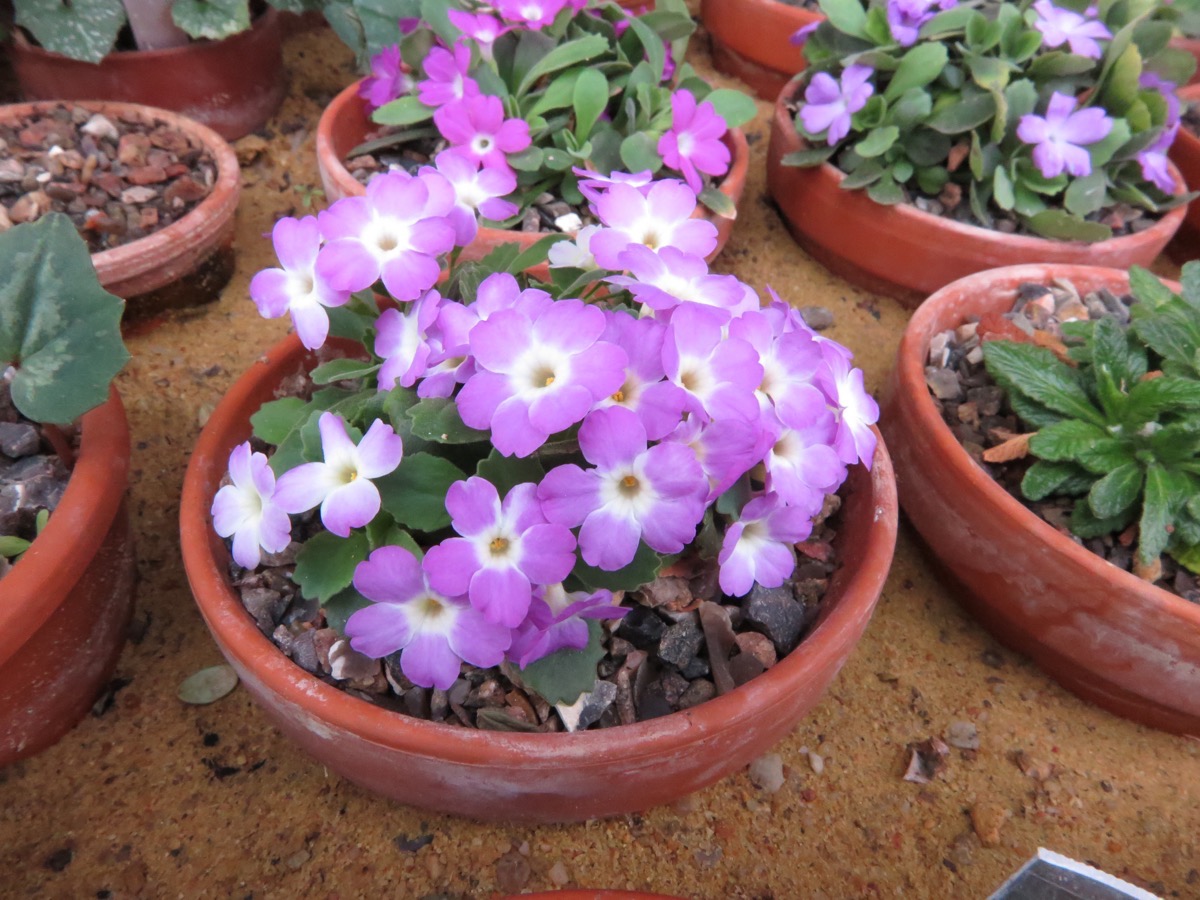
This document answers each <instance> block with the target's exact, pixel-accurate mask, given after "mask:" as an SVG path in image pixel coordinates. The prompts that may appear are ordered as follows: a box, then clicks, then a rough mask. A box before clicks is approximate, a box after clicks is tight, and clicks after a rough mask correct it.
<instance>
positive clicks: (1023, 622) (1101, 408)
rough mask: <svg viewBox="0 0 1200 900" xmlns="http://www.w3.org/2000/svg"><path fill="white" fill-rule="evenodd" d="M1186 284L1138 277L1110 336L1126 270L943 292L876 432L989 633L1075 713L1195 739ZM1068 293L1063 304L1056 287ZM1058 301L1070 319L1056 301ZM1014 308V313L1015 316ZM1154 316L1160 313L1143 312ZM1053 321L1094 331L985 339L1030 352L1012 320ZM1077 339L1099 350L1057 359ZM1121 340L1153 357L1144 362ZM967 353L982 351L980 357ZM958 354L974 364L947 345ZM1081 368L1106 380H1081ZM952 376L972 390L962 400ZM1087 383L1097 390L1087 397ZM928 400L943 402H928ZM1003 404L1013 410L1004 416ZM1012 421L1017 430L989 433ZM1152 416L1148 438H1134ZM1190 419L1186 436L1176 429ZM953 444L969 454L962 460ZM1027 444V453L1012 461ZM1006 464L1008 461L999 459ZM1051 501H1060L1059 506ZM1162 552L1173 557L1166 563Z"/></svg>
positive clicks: (1192, 389)
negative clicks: (1088, 707) (1046, 680)
mask: <svg viewBox="0 0 1200 900" xmlns="http://www.w3.org/2000/svg"><path fill="white" fill-rule="evenodd" d="M1195 274H1196V273H1195V272H1194V271H1192V272H1191V273H1188V272H1186V271H1185V293H1184V298H1185V299H1184V300H1179V299H1174V298H1172V297H1171V290H1169V289H1165V288H1162V287H1161V286H1159V285H1158V283H1157V282H1156V281H1155V280H1154V279H1153V278H1152V277H1151V276H1148V275H1147V274H1146V273H1145V272H1144V271H1140V270H1135V271H1134V274H1133V278H1132V280H1133V282H1134V293H1135V295H1136V296H1137V298H1138V301H1139V302H1138V303H1136V304H1134V315H1133V322H1134V324H1133V326H1131V327H1129V329H1128V330H1123V329H1121V328H1120V327H1119V326H1117V325H1116V324H1115V323H1117V322H1120V321H1122V320H1124V321H1128V320H1129V313H1130V309H1129V306H1128V305H1127V304H1126V303H1123V302H1119V301H1120V299H1121V298H1123V297H1124V295H1126V294H1128V293H1129V284H1130V280H1131V279H1130V277H1128V276H1126V274H1125V273H1123V272H1120V271H1116V270H1111V269H1102V268H1092V267H1084V266H1042V265H1037V266H1032V265H1031V266H1017V267H1010V268H1004V269H997V270H995V271H992V272H986V273H979V274H976V275H973V276H970V277H968V278H964V279H961V280H960V281H957V282H955V283H954V284H952V285H948V286H947V287H946V288H944V289H942V290H941V291H938V292H937V293H936V294H934V295H933V296H932V297H930V298H929V299H928V300H927V301H926V302H925V303H924V304H922V306H921V308H920V309H918V310H917V312H916V313H915V314H914V315H913V318H912V321H911V322H910V323H909V326H908V329H907V330H906V332H905V335H904V338H903V340H902V342H901V345H900V350H899V352H898V354H897V361H896V368H895V370H894V371H893V373H892V376H891V378H890V380H889V382H888V385H887V388H886V390H885V400H884V414H883V426H882V427H883V431H884V434H885V435H886V436H887V439H888V443H889V446H890V447H891V449H892V452H893V453H894V454H895V459H896V471H897V479H898V481H899V484H900V485H901V502H902V505H903V507H904V510H905V513H906V515H907V516H908V518H909V520H910V521H911V522H912V523H913V525H914V527H915V528H916V529H917V531H918V532H920V534H921V536H922V538H923V540H924V541H925V543H926V544H927V545H928V546H929V547H930V549H931V551H932V552H933V554H934V556H935V557H936V558H937V560H938V562H939V563H940V565H941V566H942V567H943V568H944V570H945V571H946V572H947V573H949V575H951V576H952V577H953V579H954V581H955V582H956V583H957V584H959V585H961V587H962V591H961V592H960V593H959V594H958V596H959V597H960V599H961V601H962V602H963V604H964V605H965V606H967V608H968V609H970V611H971V612H972V613H973V614H974V615H976V616H977V617H978V618H979V619H980V621H981V622H982V623H983V624H984V625H985V627H987V628H988V630H989V631H991V632H992V633H993V634H994V635H995V636H996V637H997V638H999V639H1000V640H1001V641H1002V642H1004V643H1005V644H1007V645H1009V646H1011V647H1013V648H1014V649H1017V650H1019V651H1021V652H1023V653H1026V654H1028V655H1029V656H1031V657H1032V658H1033V659H1034V661H1035V662H1037V663H1038V665H1039V666H1041V667H1042V668H1043V669H1045V670H1046V671H1047V672H1048V673H1049V674H1050V675H1052V676H1053V677H1054V678H1055V679H1056V680H1057V681H1058V682H1059V683H1061V684H1062V685H1063V686H1065V687H1067V688H1069V689H1070V690H1071V691H1073V692H1074V693H1076V694H1078V695H1080V696H1081V697H1084V698H1085V699H1088V700H1090V701H1092V702H1094V703H1096V704H1098V705H1100V706H1103V707H1104V708H1106V709H1108V710H1110V711H1112V712H1115V713H1117V714H1118V715H1122V716H1126V717H1128V718H1132V719H1135V720H1137V721H1140V722H1144V723H1146V724H1149V725H1153V726H1155V727H1158V728H1164V729H1167V730H1170V731H1175V732H1180V733H1186V734H1197V733H1200V703H1198V702H1197V697H1200V692H1197V690H1196V687H1197V680H1198V679H1200V675H1198V673H1200V606H1198V605H1197V604H1196V602H1195V601H1196V600H1197V599H1200V592H1197V591H1196V589H1195V586H1196V582H1195V576H1194V574H1192V573H1194V572H1195V570H1196V568H1197V562H1200V561H1198V560H1197V559H1196V552H1195V548H1194V543H1195V542H1196V541H1197V540H1198V539H1200V535H1198V534H1197V527H1196V513H1197V512H1198V511H1200V510H1197V509H1196V508H1195V501H1194V498H1195V496H1196V495H1197V490H1196V485H1195V481H1196V472H1195V469H1196V467H1195V462H1194V454H1195V430H1194V419H1195V415H1196V412H1195V410H1196V408H1197V407H1196V405H1197V403H1198V402H1200V397H1197V389H1196V383H1197V382H1196V379H1195V375H1194V365H1195V361H1194V358H1192V357H1190V356H1189V357H1187V359H1189V360H1191V362H1190V363H1188V362H1186V361H1185V359H1184V355H1183V351H1184V350H1185V349H1186V347H1187V342H1188V341H1191V342H1192V346H1193V350H1194V344H1195V340H1196V335H1197V334H1200V328H1198V327H1197V324H1196V309H1197V308H1200V307H1197V303H1198V298H1197V297H1196V292H1195V288H1194V287H1193V286H1188V285H1192V284H1194V279H1195ZM1067 282H1069V284H1070V285H1071V286H1073V291H1070V292H1069V291H1062V290H1060V286H1065V285H1066V283H1067ZM1050 288H1053V291H1052V290H1050ZM1056 295H1058V296H1057V297H1056ZM1064 298H1065V308H1064V304H1063V303H1061V302H1051V301H1052V300H1056V299H1057V300H1063V299H1064ZM1020 302H1024V303H1026V306H1027V308H1026V309H1024V310H1023V311H1022V312H1020V313H1019V314H1017V315H1015V316H1012V315H1011V314H1010V311H1012V310H1013V309H1014V306H1016V305H1019V303H1020ZM1149 306H1153V307H1155V308H1156V312H1155V314H1154V315H1150V314H1149V313H1145V314H1144V313H1139V312H1138V311H1137V308H1138V307H1147V308H1148V307H1149ZM1160 306H1161V308H1162V309H1164V310H1166V312H1162V313H1159V312H1158V311H1157V308H1158V307H1160ZM1047 310H1051V311H1056V312H1055V313H1054V314H1055V315H1059V316H1062V317H1063V318H1065V319H1069V318H1074V317H1080V318H1081V319H1082V318H1084V317H1087V316H1089V315H1090V316H1098V317H1106V318H1107V321H1104V320H1103V319H1102V320H1101V322H1100V323H1099V324H1085V323H1084V322H1082V321H1080V322H1075V323H1074V324H1067V325H1063V326H1062V332H1063V334H1064V335H1065V337H1064V338H1061V339H1060V338H1056V337H1052V330H1047V331H1042V332H1038V337H1037V338H1036V339H1034V343H1035V344H1037V346H1034V345H1031V344H1028V343H1018V342H1016V341H1013V340H1011V339H1010V340H1000V339H998V338H1005V337H1007V338H1014V337H1024V339H1025V340H1026V341H1028V340H1030V339H1031V338H1030V336H1029V335H1026V333H1025V332H1024V331H1023V330H1019V329H1017V328H1016V327H1015V325H1014V323H1013V322H1011V321H1009V319H1010V318H1028V316H1031V315H1033V316H1035V317H1036V319H1035V320H1037V321H1046V320H1047V319H1049V318H1050V315H1051V313H1050V312H1048V311H1047ZM1188 322H1191V324H1190V325H1189V324H1187V323H1188ZM1164 323H1165V324H1164ZM1025 324H1026V327H1028V324H1029V323H1028V322H1026V323H1025ZM1091 328H1094V329H1095V334H1096V335H1098V336H1099V337H1098V338H1095V339H1094V340H1093V341H1092V343H1091V344H1090V345H1089V346H1090V347H1092V348H1093V349H1092V350H1091V351H1088V352H1085V351H1083V350H1080V349H1078V348H1076V349H1074V350H1071V351H1070V353H1069V357H1067V355H1066V354H1064V347H1063V345H1062V343H1061V342H1062V340H1066V341H1068V342H1069V343H1070V344H1072V345H1073V344H1074V343H1075V342H1076V341H1077V340H1078V339H1079V333H1080V331H1084V332H1085V333H1086V331H1087V329H1091ZM971 332H975V335H974V337H972V336H971ZM1135 333H1136V334H1137V335H1138V336H1139V339H1140V340H1141V339H1144V340H1145V342H1146V343H1147V344H1150V346H1151V348H1152V349H1150V350H1149V351H1146V350H1145V349H1144V348H1142V349H1139V346H1140V340H1139V343H1135V342H1134V341H1133V340H1132V337H1133V335H1134V334H1135ZM979 337H983V338H984V339H985V343H983V345H982V347H978V346H974V345H977V344H978V343H979V341H978V339H979ZM947 338H949V339H950V342H951V346H949V347H948V348H947ZM967 338H970V342H971V346H970V348H968V347H966V346H963V347H959V348H955V347H953V346H952V344H953V343H954V342H955V341H957V340H960V339H967ZM939 347H940V348H942V349H939ZM1014 348H1015V349H1014ZM1096 348H1099V349H1096ZM1089 352H1090V353H1091V357H1090V359H1089V358H1088V353H1089ZM931 353H932V355H933V357H934V358H933V360H932V365H933V367H932V368H927V366H931ZM947 354H949V355H950V358H951V359H952V360H953V361H954V362H953V365H954V366H955V367H956V369H955V370H951V372H950V377H951V381H953V383H952V384H947V383H943V382H944V379H945V376H946V374H947V371H946V370H944V369H939V368H938V367H939V366H940V365H941V364H942V362H943V360H944V358H945V357H946V355H947ZM1056 354H1057V355H1056ZM1059 356H1064V358H1070V359H1071V362H1072V363H1075V366H1072V365H1070V364H1068V363H1065V362H1062V361H1060V359H1059ZM1095 359H1100V360H1101V363H1100V365H1101V366H1103V367H1104V369H1105V370H1106V372H1105V373H1104V374H1103V375H1100V376H1098V377H1097V378H1096V379H1093V378H1092V373H1098V372H1099V368H1097V366H1096V365H1095V364H1094V363H1093V362H1092V361H1091V360H1095ZM981 360H987V363H986V364H987V368H988V370H994V371H995V372H996V373H998V376H999V378H1000V380H1001V381H1002V382H1003V383H1004V390H1002V391H1000V392H999V396H998V395H997V393H996V389H995V388H994V387H990V386H989V385H990V384H991V379H990V378H989V376H988V373H987V372H984V373H983V374H982V375H981V374H980V371H979V369H978V364H979V362H980V361H981ZM1014 360H1015V361H1016V362H1017V363H1021V364H1023V365H1024V368H1023V369H1021V370H1019V374H1018V377H1017V378H1016V379H1015V380H1014V379H1013V378H1012V376H1011V375H1010V374H1006V373H1009V372H1010V371H1011V370H1013V369H1014V365H1013V361H1014ZM1030 365H1036V366H1039V367H1041V369H1040V372H1033V371H1032V370H1031V369H1030ZM1189 365H1190V366H1191V367H1192V368H1191V369H1189V368H1188V366H1189ZM1143 366H1145V368H1143ZM968 367H971V368H968ZM954 371H957V372H958V374H960V375H963V376H964V377H966V378H968V379H969V380H968V381H967V382H966V385H965V388H966V390H965V391H964V390H963V388H961V387H960V386H959V384H958V381H957V379H954V378H953V374H954ZM1189 372H1192V373H1193V374H1189ZM1139 373H1141V374H1139ZM1156 376H1157V377H1156ZM1092 384H1100V385H1103V386H1102V387H1101V388H1100V389H1099V391H1098V392H1095V393H1094V392H1093V391H1094V390H1095V389H1093V388H1091V387H1089V385H1092ZM931 386H932V387H933V388H934V389H935V390H937V391H938V393H939V395H940V396H944V397H945V398H946V399H945V400H944V401H943V400H937V399H935V398H934V396H932V395H931V392H930V390H931ZM1026 391H1032V392H1033V393H1034V394H1036V395H1037V396H1038V397H1039V398H1040V400H1033V399H1030V395H1029V394H1028V393H1026ZM964 392H965V397H961V396H956V395H959V394H960V393H964ZM1000 396H1003V397H1006V398H1007V399H1006V400H1004V401H1003V405H1002V402H1001V399H1000ZM1165 396H1169V397H1170V400H1169V402H1164V400H1163V397H1165ZM1014 397H1015V399H1014ZM1156 398H1157V399H1156ZM964 400H965V401H966V403H967V404H968V405H967V406H963V405H962V404H963V401H964ZM972 404H973V405H972ZM1048 404H1050V405H1048ZM943 405H944V407H945V409H946V410H949V411H950V412H948V413H947V415H950V414H952V416H953V420H954V429H953V430H952V428H951V427H950V426H949V425H947V424H946V421H945V420H944V416H943ZM1010 409H1011V410H1015V411H1016V413H1017V414H1019V419H1018V420H1012V419H1009V420H1007V421H1000V420H999V419H997V417H1006V416H1009V415H1010V412H1009V410H1010ZM1156 413H1157V417H1156V415H1155V414H1156ZM1146 416H1149V417H1150V419H1151V420H1154V419H1155V418H1157V425H1155V426H1151V427H1146V425H1145V417H1146ZM1189 418H1190V419H1191V420H1192V421H1193V426H1191V430H1189V426H1188V425H1186V424H1180V423H1181V422H1186V421H1187V420H1188V419H1189ZM1031 422H1038V423H1040V427H1038V426H1037V425H1032V424H1030V423H1031ZM1102 422H1103V423H1106V424H1104V425H1102V424H1101V423H1102ZM1113 422H1120V423H1123V424H1121V425H1119V426H1118V425H1113V424H1112V423H1113ZM1139 423H1141V424H1139ZM1035 431H1036V432H1037V434H1036V435H1035V436H1034V437H1033V438H1032V439H1030V437H1029V435H1030V434H1031V433H1033V432H1035ZM956 432H957V433H959V434H960V435H962V436H964V438H965V439H966V440H967V441H969V442H970V443H971V444H973V445H974V446H973V447H972V448H971V449H972V452H973V453H974V454H975V458H973V457H972V455H970V454H969V453H968V450H967V449H964V446H963V445H961V444H960V443H959V440H958V437H957V436H956ZM973 432H979V433H980V434H982V435H983V437H982V438H981V437H979V436H978V435H976V434H973ZM1013 434H1015V435H1017V437H1016V439H1015V440H1013V441H1009V440H1008V439H1009V438H1010V437H1012V436H1013ZM1189 435H1190V437H1189ZM994 439H1000V440H1001V442H1002V443H1006V446H1005V447H1004V448H1003V449H989V450H988V451H986V453H987V455H986V456H984V455H983V453H984V450H983V445H986V444H988V443H990V442H991V440H994ZM1176 439H1178V443H1179V446H1175V442H1176ZM1189 441H1190V444H1189ZM1143 444H1145V446H1142V445H1143ZM1026 445H1027V448H1028V450H1029V452H1030V453H1031V454H1032V456H1031V457H1026V458H1024V459H1023V460H1022V459H1020V458H1019V453H1020V452H1021V451H1022V449H1024V447H1025V446H1026ZM1189 448H1190V450H1189ZM1188 452H1190V453H1191V454H1192V460H1193V461H1192V462H1187V459H1186V454H1187V453H1188ZM1131 453H1132V455H1131ZM1005 456H1009V457H1011V458H1012V459H1015V460H1016V461H1015V462H1007V463H1001V462H1000V460H1002V459H1003V458H1004V457H1005ZM989 459H990V460H993V462H987V460H989ZM977 460H978V461H977ZM1032 460H1036V461H1032ZM1031 461H1032V465H1030V462H1031ZM1026 467H1027V471H1025V470H1026ZM989 471H990V472H994V473H996V474H997V476H998V477H1002V478H1004V479H1005V481H1004V485H1008V486H1009V487H1008V489H1006V487H1005V486H1003V485H1002V484H1001V483H998V482H997V481H996V480H994V479H993V477H992V475H990V474H989ZM1022 471H1025V474H1024V475H1023V476H1022ZM1181 473H1182V474H1181ZM1055 479H1059V480H1057V481H1056V480H1055ZM1189 481H1190V483H1191V486H1190V487H1189V486H1188V482H1189ZM1143 486H1144V487H1143ZM1114 488H1115V489H1116V490H1114ZM1139 488H1142V490H1141V493H1139ZM1059 496H1062V497H1064V498H1071V499H1063V500H1054V499H1053V498H1055V497H1059ZM1029 497H1033V498H1036V499H1035V500H1029V499H1028V498H1029ZM1189 504H1190V505H1189ZM1035 510H1037V511H1038V512H1040V513H1041V514H1040V515H1039V514H1038V513H1037V512H1035ZM1100 520H1107V521H1100ZM1073 534H1083V535H1085V537H1082V538H1076V537H1073ZM1114 535H1115V536H1114ZM1081 544H1082V545H1081ZM1189 547H1190V548H1191V549H1190V550H1189V549H1188V548H1189ZM1089 548H1090V549H1089ZM1164 549H1165V550H1166V552H1167V553H1168V554H1169V555H1168V556H1160V554H1161V552H1162V551H1163V550H1164ZM1093 550H1095V551H1097V552H1098V553H1100V554H1103V555H1097V552H1093ZM1123 569H1125V571H1123ZM1128 570H1135V571H1136V572H1137V573H1139V574H1140V575H1141V576H1144V577H1138V574H1134V572H1133V571H1128ZM1155 581H1156V582H1157V583H1154V582H1155Z"/></svg>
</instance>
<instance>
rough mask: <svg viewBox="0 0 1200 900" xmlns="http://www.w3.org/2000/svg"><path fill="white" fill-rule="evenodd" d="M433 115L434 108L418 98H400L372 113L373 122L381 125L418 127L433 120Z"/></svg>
mask: <svg viewBox="0 0 1200 900" xmlns="http://www.w3.org/2000/svg"><path fill="white" fill-rule="evenodd" d="M433 113H434V109H433V107H431V106H426V105H425V104H424V103H422V102H421V101H420V100H418V99H417V98H416V97H411V96H410V97H400V98H398V99H396V100H392V101H391V102H389V103H385V104H384V105H383V106H381V107H379V109H377V110H375V112H373V113H371V121H373V122H377V123H379V124H380V125H394V126H402V125H416V124H417V123H419V122H427V121H429V120H430V119H432V118H433Z"/></svg>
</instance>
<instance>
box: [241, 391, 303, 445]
mask: <svg viewBox="0 0 1200 900" xmlns="http://www.w3.org/2000/svg"><path fill="white" fill-rule="evenodd" d="M310 412H311V410H310V409H309V407H308V404H307V403H305V402H304V401H303V400H301V399H300V398H299V397H280V398H279V399H278V400H268V401H267V402H266V403H264V404H263V405H262V406H260V407H259V408H258V412H256V413H255V414H254V415H252V416H251V417H250V425H251V426H252V427H253V428H254V436H255V437H256V438H258V439H259V440H260V441H265V442H266V443H268V444H275V445H276V446H278V445H279V444H282V443H283V441H284V439H285V438H286V437H287V436H288V435H289V434H290V433H291V432H292V431H293V430H295V429H296V428H299V427H300V425H301V423H302V421H303V420H305V419H307V418H308V414H309V413H310Z"/></svg>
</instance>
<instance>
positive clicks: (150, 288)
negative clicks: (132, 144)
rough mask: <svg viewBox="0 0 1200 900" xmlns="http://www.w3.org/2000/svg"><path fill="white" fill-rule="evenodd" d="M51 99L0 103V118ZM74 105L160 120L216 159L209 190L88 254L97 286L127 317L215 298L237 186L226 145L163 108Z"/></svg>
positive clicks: (229, 256)
mask: <svg viewBox="0 0 1200 900" xmlns="http://www.w3.org/2000/svg"><path fill="white" fill-rule="evenodd" d="M58 105H59V104H58V103H52V102H43V103H13V104H10V105H8V106H0V122H3V123H5V124H8V123H12V122H16V121H18V120H20V119H22V118H24V117H26V116H29V115H31V114H33V113H37V112H42V111H45V110H48V109H52V108H54V107H55V106H58ZM79 105H81V106H84V107H86V108H87V109H90V110H95V111H96V112H98V113H102V114H104V115H106V116H126V117H131V118H137V119H139V120H141V121H153V122H165V123H166V124H168V125H170V126H171V127H172V128H176V129H178V130H180V131H182V132H184V133H185V134H186V135H187V136H188V137H189V138H190V139H191V140H193V141H195V142H199V143H201V144H203V145H204V147H205V148H206V149H207V150H208V152H209V153H210V154H211V155H212V157H213V160H214V161H215V162H216V164H217V181H216V184H215V185H213V189H212V192H211V193H210V194H209V195H208V196H207V197H205V198H204V199H203V200H201V201H200V203H198V204H197V205H196V207H195V208H194V209H193V210H192V211H191V212H189V213H188V214H187V215H185V216H184V217H183V218H181V219H178V220H177V221H175V222H173V223H172V224H170V225H168V226H167V227H166V228H163V229H161V230H160V231H156V232H155V233H153V234H150V235H147V236H146V237H144V238H139V239H138V240H136V241H131V242H130V243H128V244H124V245H122V246H120V247H115V248H113V249H112V250H104V251H101V252H100V253H93V254H92V265H94V266H95V267H96V275H97V277H99V279H100V283H101V284H102V285H103V286H104V289H105V290H106V291H109V292H110V293H113V294H116V295H117V296H118V297H121V298H123V299H125V300H127V301H129V303H128V305H127V306H126V309H125V317H126V319H127V320H128V319H131V318H141V317H145V316H146V315H148V314H150V313H153V312H159V311H161V310H163V309H168V308H174V307H179V306H194V305H196V304H197V303H201V302H206V301H209V300H215V299H216V298H217V294H218V293H219V292H220V290H221V288H222V287H224V286H225V283H226V282H227V281H228V280H229V277H230V276H231V275H232V274H233V232H234V212H235V210H236V209H237V205H238V197H239V196H240V193H241V177H240V174H239V169H238V162H237V156H236V154H234V152H233V148H232V147H230V146H229V144H227V143H226V142H225V141H224V140H223V139H222V138H221V137H220V135H218V134H217V133H216V132H214V131H213V130H212V129H211V128H207V127H205V126H204V125H200V124H199V123H197V122H193V121H191V120H190V119H187V118H184V117H183V116H179V115H176V114H175V113H172V112H169V111H167V110H165V109H152V108H151V107H148V106H138V105H135V104H132V103H106V102H101V101H88V102H86V103H80V104H79Z"/></svg>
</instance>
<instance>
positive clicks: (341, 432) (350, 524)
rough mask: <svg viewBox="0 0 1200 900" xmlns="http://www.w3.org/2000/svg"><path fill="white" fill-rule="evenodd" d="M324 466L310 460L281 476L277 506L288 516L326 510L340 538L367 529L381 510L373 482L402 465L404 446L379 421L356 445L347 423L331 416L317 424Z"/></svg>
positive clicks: (323, 521) (325, 414)
mask: <svg viewBox="0 0 1200 900" xmlns="http://www.w3.org/2000/svg"><path fill="white" fill-rule="evenodd" d="M317 426H318V428H319V429H320V432H321V456H322V458H323V462H310V463H304V464H302V465H299V466H296V468H294V469H289V470H288V471H287V472H284V473H283V474H282V475H280V476H279V483H278V484H277V485H276V486H275V502H276V503H278V504H279V507H280V508H281V509H282V510H283V511H284V512H288V513H303V512H308V511H309V510H310V509H312V508H313V507H315V506H320V507H321V524H323V525H324V526H325V527H326V528H327V529H328V530H329V531H331V532H333V533H334V534H336V535H337V536H338V537H343V538H344V537H349V536H350V529H351V528H362V527H363V526H364V525H366V524H367V523H368V522H370V521H371V520H372V519H374V518H375V514H376V513H378V512H379V506H380V499H379V488H377V487H375V485H374V484H373V483H372V481H371V479H373V478H382V477H383V476H384V475H390V474H391V473H392V472H394V471H395V470H396V467H397V466H398V465H400V459H401V457H403V455H404V444H403V442H402V441H401V440H400V435H398V434H396V432H395V431H393V430H392V426H391V425H389V424H388V423H387V422H385V421H384V420H383V419H376V420H375V421H374V422H372V423H371V427H370V428H369V429H367V433H366V434H364V435H363V437H362V440H361V441H359V442H358V444H357V445H356V444H355V443H354V441H353V440H351V438H350V435H349V434H348V433H347V432H346V423H345V422H344V421H342V419H341V418H340V417H339V416H337V415H335V414H334V413H331V412H323V413H321V418H320V419H318V420H317Z"/></svg>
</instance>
